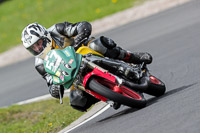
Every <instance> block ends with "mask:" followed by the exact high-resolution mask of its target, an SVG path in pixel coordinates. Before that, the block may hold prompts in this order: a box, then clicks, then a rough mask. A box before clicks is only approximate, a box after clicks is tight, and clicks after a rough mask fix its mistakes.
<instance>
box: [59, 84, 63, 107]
mask: <svg viewBox="0 0 200 133" xmlns="http://www.w3.org/2000/svg"><path fill="white" fill-rule="evenodd" d="M59 97H60V104H63V100H62V96H61V88H59Z"/></svg>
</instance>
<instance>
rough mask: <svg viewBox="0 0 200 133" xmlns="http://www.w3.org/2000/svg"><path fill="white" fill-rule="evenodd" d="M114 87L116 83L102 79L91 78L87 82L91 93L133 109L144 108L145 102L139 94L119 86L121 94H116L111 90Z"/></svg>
mask: <svg viewBox="0 0 200 133" xmlns="http://www.w3.org/2000/svg"><path fill="white" fill-rule="evenodd" d="M116 85H117V84H116V83H114V82H112V81H109V80H107V79H102V78H93V79H91V81H90V82H89V88H90V89H91V90H92V91H94V92H96V93H98V94H100V95H102V96H103V97H105V98H107V99H109V100H112V101H114V102H117V103H120V104H124V105H127V106H130V107H133V108H143V107H145V106H146V103H147V102H146V100H145V98H144V96H143V95H142V94H141V93H139V92H136V91H133V90H131V89H129V88H128V87H125V86H120V88H121V90H122V92H121V93H117V92H114V91H113V88H114V86H116Z"/></svg>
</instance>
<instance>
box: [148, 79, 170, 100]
mask: <svg viewBox="0 0 200 133" xmlns="http://www.w3.org/2000/svg"><path fill="white" fill-rule="evenodd" d="M149 78H150V83H149V87H148V89H147V91H145V93H147V94H150V95H153V96H157V97H158V96H161V95H163V94H164V93H165V91H166V87H165V84H164V83H163V82H162V81H161V80H159V79H158V78H156V77H155V76H152V75H151V76H150V77H149Z"/></svg>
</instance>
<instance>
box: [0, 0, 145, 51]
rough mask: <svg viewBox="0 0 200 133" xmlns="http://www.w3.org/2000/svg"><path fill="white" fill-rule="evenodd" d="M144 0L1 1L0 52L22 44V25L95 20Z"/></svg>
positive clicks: (49, 24) (48, 24) (47, 24)
mask: <svg viewBox="0 0 200 133" xmlns="http://www.w3.org/2000/svg"><path fill="white" fill-rule="evenodd" d="M143 1H144V0H97V1H95V0H10V1H7V2H4V3H2V4H0V40H1V44H0V53H1V52H3V51H6V50H8V49H10V48H12V47H13V46H16V45H18V44H20V43H21V40H20V39H21V32H22V30H23V28H24V27H25V26H26V25H27V24H29V23H33V22H38V23H40V24H42V25H44V26H45V27H47V28H48V27H50V26H51V25H53V24H55V23H59V22H64V21H68V22H72V23H74V22H78V21H89V22H91V21H93V20H96V19H99V18H102V17H104V16H107V15H110V14H112V13H115V12H118V11H121V10H124V9H126V8H129V7H132V6H133V5H134V4H135V3H138V2H143Z"/></svg>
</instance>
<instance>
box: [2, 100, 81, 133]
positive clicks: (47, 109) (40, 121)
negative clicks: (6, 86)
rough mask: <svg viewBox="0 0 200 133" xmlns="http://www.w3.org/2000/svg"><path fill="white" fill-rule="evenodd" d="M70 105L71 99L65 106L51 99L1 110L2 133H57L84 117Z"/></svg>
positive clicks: (66, 101)
mask: <svg viewBox="0 0 200 133" xmlns="http://www.w3.org/2000/svg"><path fill="white" fill-rule="evenodd" d="M83 114H84V113H83V112H79V111H76V110H74V109H72V108H71V106H70V105H69V98H68V97H66V98H64V104H63V105H61V104H59V100H55V99H51V100H45V101H41V102H36V103H31V104H26V105H13V106H10V107H8V108H2V109H0V131H1V133H33V132H34V133H47V132H48V133H55V132H58V131H60V130H62V129H63V128H65V127H66V126H67V125H69V124H70V123H71V122H73V121H74V120H76V119H77V118H79V117H80V116H81V115H83Z"/></svg>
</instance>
